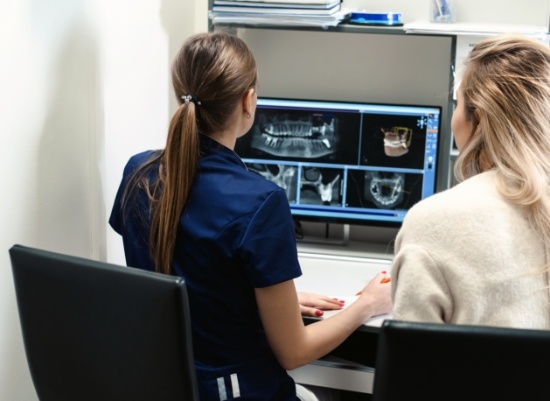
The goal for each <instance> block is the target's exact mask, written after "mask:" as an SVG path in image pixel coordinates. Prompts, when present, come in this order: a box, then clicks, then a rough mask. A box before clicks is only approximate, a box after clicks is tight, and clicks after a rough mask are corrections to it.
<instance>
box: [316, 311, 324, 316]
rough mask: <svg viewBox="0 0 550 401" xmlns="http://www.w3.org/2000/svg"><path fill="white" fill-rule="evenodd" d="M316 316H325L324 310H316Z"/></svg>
mask: <svg viewBox="0 0 550 401" xmlns="http://www.w3.org/2000/svg"><path fill="white" fill-rule="evenodd" d="M315 315H316V316H323V311H322V310H316V311H315Z"/></svg>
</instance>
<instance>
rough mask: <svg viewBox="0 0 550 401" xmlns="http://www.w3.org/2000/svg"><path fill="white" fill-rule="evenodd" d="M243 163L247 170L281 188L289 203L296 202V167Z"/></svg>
mask: <svg viewBox="0 0 550 401" xmlns="http://www.w3.org/2000/svg"><path fill="white" fill-rule="evenodd" d="M245 164H246V167H247V168H248V170H249V171H254V172H255V173H258V174H260V175H261V176H263V177H264V178H266V179H268V180H269V181H271V182H273V183H275V184H277V185H278V186H280V187H281V188H283V189H284V190H285V192H286V196H287V198H288V201H289V202H290V203H295V202H296V193H297V191H296V188H297V185H298V173H297V171H298V168H297V167H296V166H288V165H284V164H260V163H245Z"/></svg>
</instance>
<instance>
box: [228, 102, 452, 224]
mask: <svg viewBox="0 0 550 401" xmlns="http://www.w3.org/2000/svg"><path fill="white" fill-rule="evenodd" d="M440 127H441V107H439V106H425V105H397V104H375V103H357V102H341V101H322V100H304V99H282V98H258V106H257V109H256V116H255V120H254V124H253V126H252V128H251V129H250V131H249V132H248V133H247V134H246V135H245V136H243V137H242V138H240V139H239V140H238V141H237V145H236V148H235V151H236V153H237V154H238V155H239V156H240V157H241V158H242V159H243V162H244V163H245V164H246V166H247V168H248V169H249V170H251V171H254V172H257V173H258V174H261V175H262V176H264V177H265V178H267V179H268V180H271V181H273V182H274V183H276V184H278V185H279V186H281V187H282V188H283V189H284V190H285V191H286V194H287V197H288V200H289V203H290V208H291V212H292V215H293V216H294V217H295V218H296V219H298V220H303V221H318V222H326V223H341V224H363V225H365V224H366V225H382V226H399V225H400V224H401V223H402V221H403V218H404V217H405V215H406V213H407V211H408V210H409V209H410V208H411V207H412V206H413V205H414V204H415V203H417V202H418V201H419V200H421V199H424V198H427V197H428V196H430V195H432V194H434V192H435V191H436V178H437V170H438V151H439V144H440Z"/></svg>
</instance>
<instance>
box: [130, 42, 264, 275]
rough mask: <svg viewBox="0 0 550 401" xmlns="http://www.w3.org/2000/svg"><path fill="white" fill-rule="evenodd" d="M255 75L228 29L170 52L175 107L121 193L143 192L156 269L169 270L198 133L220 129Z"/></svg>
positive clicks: (196, 158)
mask: <svg viewBox="0 0 550 401" xmlns="http://www.w3.org/2000/svg"><path fill="white" fill-rule="evenodd" d="M256 81H257V69H256V62H255V60H254V56H253V54H252V52H251V50H250V49H249V48H248V46H247V45H246V44H245V43H244V42H243V41H242V40H241V39H239V38H238V37H236V36H233V35H230V34H228V33H224V32H214V33H202V34H197V35H194V36H191V37H190V38H188V39H187V40H186V41H185V43H184V44H183V46H182V48H181V49H180V51H179V52H178V54H177V55H176V57H175V59H174V61H173V63H172V84H173V87H174V92H175V95H176V98H177V99H178V102H179V107H178V109H177V110H176V112H175V113H174V115H173V117H172V120H171V121H170V127H169V129H168V137H167V140H166V147H165V148H164V149H163V150H161V151H160V152H158V153H157V154H156V155H155V156H154V157H153V158H152V159H151V160H149V161H147V162H146V163H144V164H143V165H142V166H141V167H140V168H139V169H138V170H137V171H136V173H134V175H133V176H132V177H131V178H130V180H129V183H128V186H127V187H126V191H125V195H124V203H125V205H126V203H127V202H128V201H129V199H130V197H131V194H132V193H134V191H136V190H138V189H141V190H144V191H145V192H146V193H147V196H148V199H149V215H150V216H151V219H150V220H151V227H150V241H149V242H150V248H151V256H152V258H153V261H154V264H155V270H156V271H158V272H162V273H166V274H169V273H170V272H171V270H172V268H171V265H172V257H173V254H174V246H175V242H176V235H177V228H178V224H179V219H180V216H181V213H182V212H183V210H184V209H185V206H186V204H187V201H188V199H189V194H190V192H191V188H192V186H193V182H194V180H195V177H196V175H197V172H198V163H199V159H200V138H199V134H204V135H213V134H215V133H218V132H221V131H223V130H224V129H225V128H226V125H227V123H228V121H229V118H230V116H231V115H232V113H234V111H235V109H236V108H237V107H238V106H239V104H240V102H241V100H242V98H243V95H245V93H246V92H247V91H248V90H250V89H252V88H255V87H256V83H257V82H256ZM153 166H158V178H157V179H156V180H155V181H153V182H149V181H148V180H147V171H148V169H149V168H151V167H153ZM147 217H148V216H147Z"/></svg>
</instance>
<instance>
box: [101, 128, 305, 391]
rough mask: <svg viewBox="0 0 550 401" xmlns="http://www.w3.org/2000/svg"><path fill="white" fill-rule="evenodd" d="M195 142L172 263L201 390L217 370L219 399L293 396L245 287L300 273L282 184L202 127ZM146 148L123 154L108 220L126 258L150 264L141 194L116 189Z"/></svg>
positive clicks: (250, 289)
mask: <svg viewBox="0 0 550 401" xmlns="http://www.w3.org/2000/svg"><path fill="white" fill-rule="evenodd" d="M201 149H202V156H201V159H200V162H199V174H198V176H197V179H196V181H195V183H194V185H193V189H192V191H191V195H190V199H189V202H188V205H187V207H186V209H185V211H184V212H183V214H182V215H181V217H180V221H179V226H178V232H177V237H176V246H175V252H174V258H173V265H172V268H173V274H175V275H179V276H181V277H183V278H184V279H185V281H186V285H187V287H188V292H189V302H190V308H191V318H192V322H193V344H194V353H195V359H196V367H197V376H198V379H199V388H200V392H201V400H205V399H210V397H212V399H216V400H219V399H220V396H221V393H220V392H219V391H220V389H219V386H220V382H219V378H220V377H224V379H223V380H224V383H225V384H224V386H226V388H224V390H226V391H227V399H233V398H232V396H234V395H240V398H238V399H240V400H248V399H250V400H278V401H283V400H296V396H295V389H294V383H293V381H292V379H291V378H290V377H289V376H288V375H287V374H286V372H285V371H284V370H283V369H282V367H281V366H280V365H279V364H278V363H277V362H276V360H275V357H274V355H273V353H272V351H271V349H270V347H269V345H268V343H267V338H266V336H265V332H264V330H263V327H262V324H261V321H260V316H259V312H258V308H257V304H256V298H255V295H254V288H261V287H267V286H271V285H275V284H278V283H281V282H284V281H287V280H291V279H294V278H296V277H299V276H300V275H301V269H300V265H299V262H298V255H297V249H296V242H295V236H294V223H293V220H292V216H291V214H290V208H289V205H288V200H287V197H286V194H285V192H284V190H283V189H282V188H280V187H279V186H277V185H276V184H274V183H272V182H270V181H268V180H266V179H265V178H263V177H261V176H260V175H258V174H256V173H253V172H250V171H248V170H247V169H246V167H245V166H244V164H243V162H242V161H241V159H240V158H239V157H238V156H237V155H236V154H235V153H234V152H233V151H232V150H231V149H228V148H226V147H224V146H222V145H221V144H219V143H217V142H216V141H214V140H212V139H210V138H208V137H206V136H203V135H201ZM154 154H155V152H154V151H148V152H143V153H140V154H138V155H135V156H133V157H132V158H131V159H130V160H129V162H128V163H127V165H126V167H125V169H124V174H123V179H122V183H121V186H120V188H119V190H118V193H117V196H116V199H115V203H114V207H113V210H112V213H111V217H110V220H109V223H110V225H111V226H112V227H113V229H114V230H115V231H117V232H118V233H119V234H121V235H122V238H123V243H124V251H125V256H126V263H127V265H128V266H132V267H137V268H141V269H146V270H152V271H154V266H153V262H152V260H151V257H150V253H149V245H148V236H149V221H148V219H147V218H146V219H144V218H143V216H147V215H148V214H147V213H148V201H147V197H146V194H145V193H144V191H142V190H140V191H139V194H138V197H137V198H136V197H132V198H131V199H133V200H134V202H133V203H128V205H127V207H126V209H124V210H123V206H122V195H123V192H124V188H125V186H126V183H127V180H128V178H129V177H130V176H131V175H132V174H133V172H134V171H136V169H137V168H138V167H139V166H140V165H141V164H143V163H144V162H145V161H147V160H149V159H150V158H151V157H152V156H153V155H154ZM157 172H158V164H155V165H153V166H152V168H150V169H149V171H148V173H147V174H148V176H149V178H150V179H151V180H154V179H155V178H156V176H157ZM124 213H125V214H126V215H125V218H123V214H124ZM233 374H237V376H236V377H238V380H237V382H235V377H233V376H231V375H233ZM236 383H238V384H236ZM235 386H236V387H237V389H235ZM214 387H215V388H214ZM235 390H238V391H235Z"/></svg>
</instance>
